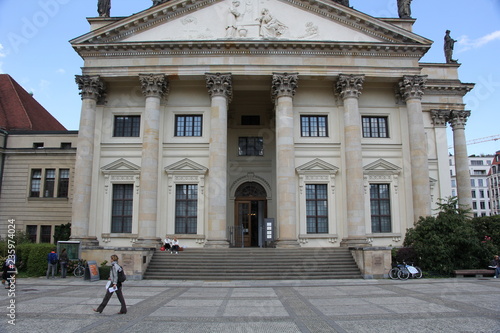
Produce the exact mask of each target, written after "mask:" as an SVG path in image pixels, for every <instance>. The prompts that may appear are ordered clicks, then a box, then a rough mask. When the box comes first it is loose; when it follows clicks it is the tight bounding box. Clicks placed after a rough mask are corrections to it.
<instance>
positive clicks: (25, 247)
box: [16, 243, 54, 276]
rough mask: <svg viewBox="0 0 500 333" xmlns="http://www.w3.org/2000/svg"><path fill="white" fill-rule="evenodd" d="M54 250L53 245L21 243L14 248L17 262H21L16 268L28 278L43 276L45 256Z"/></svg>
mask: <svg viewBox="0 0 500 333" xmlns="http://www.w3.org/2000/svg"><path fill="white" fill-rule="evenodd" d="M53 248H54V245H53V244H47V243H42V244H34V243H23V244H19V245H18V246H17V247H16V255H17V260H18V261H19V262H22V265H20V267H18V269H19V270H20V271H21V272H26V273H27V275H28V276H43V275H45V273H46V272H47V255H48V254H49V252H50V251H51V250H52V249H53Z"/></svg>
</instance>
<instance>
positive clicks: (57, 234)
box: [54, 223, 71, 244]
mask: <svg viewBox="0 0 500 333" xmlns="http://www.w3.org/2000/svg"><path fill="white" fill-rule="evenodd" d="M70 236H71V223H66V224H61V225H56V226H55V228H54V244H57V242H58V241H69V237H70Z"/></svg>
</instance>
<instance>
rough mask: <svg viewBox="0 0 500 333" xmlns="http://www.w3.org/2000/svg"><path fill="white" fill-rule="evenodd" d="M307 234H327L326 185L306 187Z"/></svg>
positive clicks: (309, 185)
mask: <svg viewBox="0 0 500 333" xmlns="http://www.w3.org/2000/svg"><path fill="white" fill-rule="evenodd" d="M306 215H307V216H306V221H307V233H308V234H326V233H328V193H327V185H326V184H308V185H306Z"/></svg>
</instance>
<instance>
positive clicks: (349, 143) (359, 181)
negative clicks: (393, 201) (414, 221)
mask: <svg viewBox="0 0 500 333" xmlns="http://www.w3.org/2000/svg"><path fill="white" fill-rule="evenodd" d="M363 82H364V75H343V74H341V75H340V76H339V79H338V81H337V84H336V90H337V93H338V94H339V96H340V97H341V98H342V100H343V103H344V154H345V173H346V175H345V179H346V197H347V212H346V214H347V233H348V237H347V239H344V240H343V241H342V244H341V245H343V246H355V245H358V244H366V226H365V201H364V200H363V198H364V183H363V155H362V150H361V133H362V128H361V114H360V112H359V103H358V102H359V100H358V99H359V95H360V94H361V90H362V89H363Z"/></svg>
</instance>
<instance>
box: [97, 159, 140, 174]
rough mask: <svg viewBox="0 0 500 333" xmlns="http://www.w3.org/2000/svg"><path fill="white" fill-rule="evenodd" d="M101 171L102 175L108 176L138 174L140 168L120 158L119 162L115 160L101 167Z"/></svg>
mask: <svg viewBox="0 0 500 333" xmlns="http://www.w3.org/2000/svg"><path fill="white" fill-rule="evenodd" d="M101 171H102V173H104V174H109V173H124V174H130V173H139V172H140V167H139V166H137V165H135V164H134V163H132V162H129V161H127V160H126V159H123V158H120V159H119V160H116V161H114V162H112V163H110V164H108V165H105V166H103V167H102V168H101Z"/></svg>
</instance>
